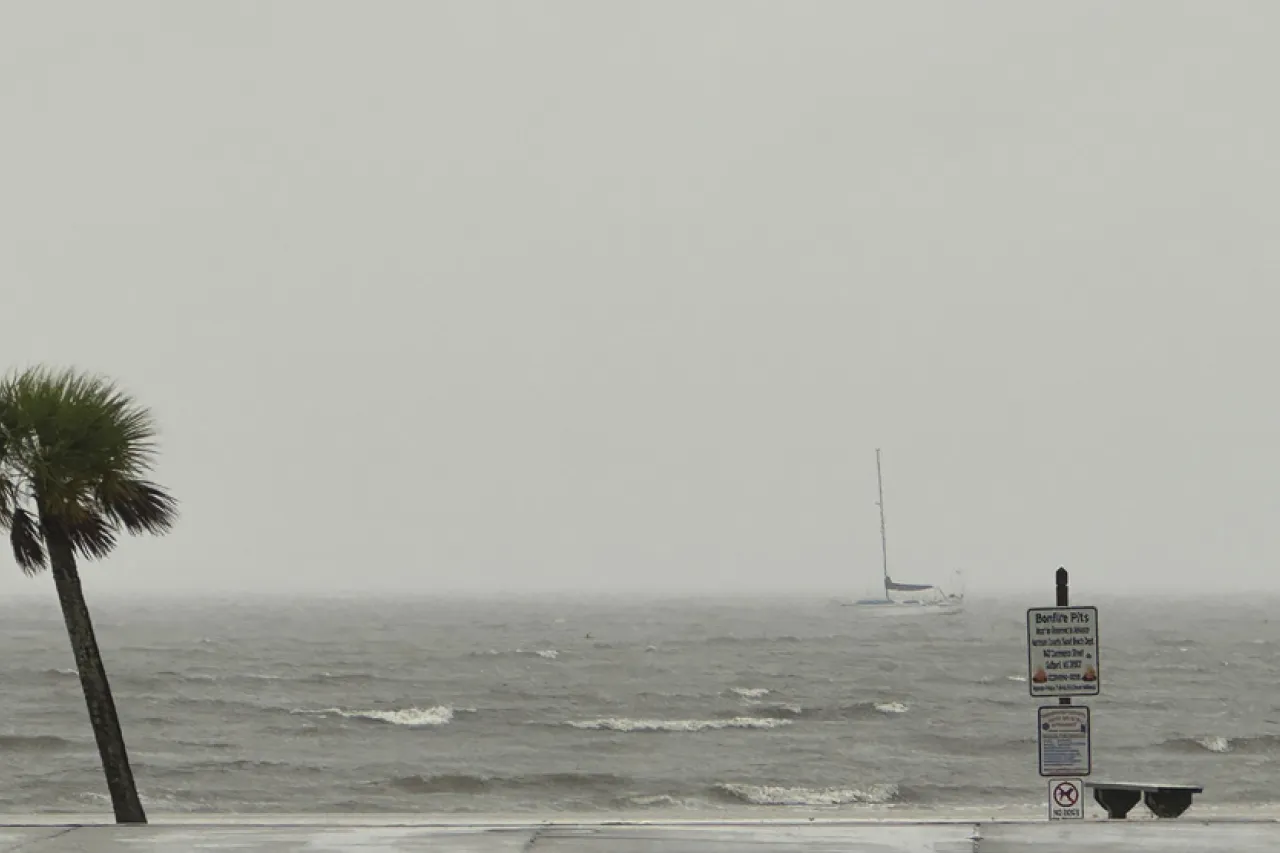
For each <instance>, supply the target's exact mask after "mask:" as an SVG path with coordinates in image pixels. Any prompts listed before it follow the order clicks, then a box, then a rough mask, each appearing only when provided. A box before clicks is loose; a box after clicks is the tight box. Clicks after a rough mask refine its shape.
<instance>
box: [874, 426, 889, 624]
mask: <svg viewBox="0 0 1280 853" xmlns="http://www.w3.org/2000/svg"><path fill="white" fill-rule="evenodd" d="M876 492H877V494H878V496H879V500H877V501H876V506H878V507H880V566H881V568H882V569H884V597H885V599H886V600H887V599H888V598H889V539H888V537H887V536H886V535H885V532H884V478H883V477H882V476H881V473H880V448H878V447H877V448H876Z"/></svg>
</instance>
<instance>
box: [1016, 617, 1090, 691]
mask: <svg viewBox="0 0 1280 853" xmlns="http://www.w3.org/2000/svg"><path fill="white" fill-rule="evenodd" d="M1027 664H1028V669H1029V672H1028V673H1027V684H1028V685H1029V686H1030V688H1031V695H1032V696H1097V695H1098V692H1099V690H1100V687H1101V684H1102V676H1101V669H1100V668H1099V666H1098V608H1096V607H1033V608H1031V609H1030V610H1028V611H1027Z"/></svg>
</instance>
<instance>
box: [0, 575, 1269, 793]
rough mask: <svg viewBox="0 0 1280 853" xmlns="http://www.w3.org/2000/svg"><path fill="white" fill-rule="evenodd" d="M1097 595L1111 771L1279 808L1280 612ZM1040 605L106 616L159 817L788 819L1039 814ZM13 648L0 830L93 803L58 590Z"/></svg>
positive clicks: (5, 642)
mask: <svg viewBox="0 0 1280 853" xmlns="http://www.w3.org/2000/svg"><path fill="white" fill-rule="evenodd" d="M36 582H38V581H36ZM36 582H33V583H36ZM1089 603H1096V604H1099V605H1100V607H1101V614H1100V631H1101V640H1102V664H1103V665H1102V683H1103V693H1102V695H1101V696H1100V697H1098V698H1096V699H1093V700H1091V701H1090V702H1089V704H1090V705H1091V706H1092V707H1093V709H1094V710H1093V714H1094V730H1095V733H1094V747H1095V755H1094V765H1095V769H1096V772H1095V775H1107V776H1112V777H1116V776H1121V777H1126V778H1132V777H1154V776H1165V777H1171V778H1175V777H1176V778H1177V779H1179V780H1186V779H1192V780H1194V781H1199V782H1202V783H1204V784H1205V785H1206V786H1207V790H1206V794H1205V797H1204V801H1205V802H1206V803H1209V804H1233V803H1238V804H1260V803H1274V802H1275V801H1276V800H1277V799H1280V798H1277V794H1276V785H1275V781H1276V779H1277V773H1276V771H1275V770H1274V769H1273V768H1275V767H1276V766H1277V765H1276V763H1275V762H1276V759H1277V758H1278V757H1280V686H1278V683H1280V680H1278V679H1277V666H1276V653H1277V650H1278V649H1280V630H1278V629H1280V625H1277V624H1276V623H1275V622H1273V621H1272V620H1271V618H1270V614H1271V612H1272V611H1273V610H1274V607H1275V605H1276V604H1277V603H1280V602H1274V601H1271V602H1268V601H1261V600H1256V599H1251V600H1249V601H1248V602H1247V603H1239V602H1236V603H1230V602H1218V603H1203V602H1196V601H1183V602H1174V603H1170V602H1142V601H1137V600H1127V601H1126V600H1120V601H1114V602H1089ZM1043 604H1044V602H1037V601H1007V602H978V603H975V604H972V605H971V606H970V607H969V609H968V610H967V611H966V612H965V613H963V614H962V615H959V616H951V617H929V618H924V617H916V618H894V617H883V616H882V617H879V618H869V617H868V616H867V615H866V614H864V613H861V612H859V611H858V610H856V609H854V608H848V607H840V606H838V605H836V604H834V603H832V602H828V601H808V602H806V601H787V600H776V601H754V602H752V601H746V602H738V601H735V602H714V601H686V602H651V601H647V602H617V601H615V602H596V603H591V602H573V603H559V604H557V603H550V602H547V601H537V602H517V601H508V602H503V603H483V602H464V601H447V602H439V601H435V602H433V601H430V600H425V599H424V600H399V601H355V602H353V601H336V600H330V601H324V600H313V601H292V602H289V601H285V600H280V599H276V600H259V601H257V602H236V601H201V602H195V603H192V602H187V603H181V602H150V603H145V604H137V603H135V604H127V603H123V602H120V601H107V602H91V605H92V606H93V607H94V612H95V615H96V619H97V627H98V633H99V641H100V644H101V645H102V648H103V653H104V656H105V659H106V662H107V667H108V670H109V672H110V674H111V676H112V679H113V684H114V688H115V696H116V702H117V705H118V707H119V710H120V714H121V716H122V719H123V723H124V727H125V735H126V738H127V741H128V744H129V748H130V751H131V753H132V756H133V760H134V767H135V773H136V775H137V777H138V780H139V785H140V787H141V788H142V790H143V793H144V796H145V799H146V801H147V802H148V803H150V805H151V808H152V809H153V810H156V811H192V812H294V813H297V812H326V811H368V812H378V811H388V812H423V811H430V812H453V813H467V812H472V813H493V812H501V811H516V812H533V811H537V812H551V811H557V810H572V811H575V812H582V811H587V812H590V811H606V810H610V811H612V810H617V809H628V810H645V809H654V808H662V809H668V810H669V809H671V808H687V809H689V810H691V811H693V812H696V811H697V810H709V809H717V808H725V807H727V806H735V807H758V808H759V809H760V810H761V811H762V812H766V813H769V814H777V815H783V814H785V812H786V810H787V808H788V807H797V806H830V807H832V809H835V810H857V809H859V808H865V807H866V806H868V805H871V804H904V805H911V806H913V807H925V808H927V807H933V806H937V807H954V806H966V805H988V804H990V805H993V806H995V805H1016V804H1035V803H1039V802H1041V798H1042V795H1043V785H1042V783H1041V781H1040V779H1039V777H1038V776H1037V771H1036V758H1035V708H1036V705H1037V702H1036V701H1035V700H1033V699H1031V698H1030V697H1029V696H1028V693H1027V684H1026V682H1025V677H1026V671H1025V670H1026V651H1025V614H1024V608H1025V607H1026V606H1028V605H1043ZM0 651H2V654H0V685H2V688H3V689H0V758H2V761H3V766H4V770H5V772H4V773H0V812H63V811H65V812H84V811H90V810H94V809H99V808H105V803H106V799H105V796H104V794H103V791H104V785H103V781H102V774H101V770H100V767H99V765H98V759H97V754H96V751H95V749H94V747H93V741H92V737H91V735H90V732H89V728H88V722H87V719H86V715H85V711H84V706H83V701H82V698H81V695H80V692H79V691H80V688H79V683H78V681H77V679H76V676H75V674H74V672H73V671H72V670H71V667H72V666H73V665H74V664H73V662H72V658H71V654H70V651H69V649H68V645H67V640H66V637H65V634H64V632H63V627H62V623H61V620H60V617H59V614H58V612H57V609H56V604H55V602H54V601H53V595H52V589H50V595H49V600H48V602H47V603H43V604H37V605H36V606H32V605H31V604H30V603H29V602H25V601H24V602H8V603H4V604H0Z"/></svg>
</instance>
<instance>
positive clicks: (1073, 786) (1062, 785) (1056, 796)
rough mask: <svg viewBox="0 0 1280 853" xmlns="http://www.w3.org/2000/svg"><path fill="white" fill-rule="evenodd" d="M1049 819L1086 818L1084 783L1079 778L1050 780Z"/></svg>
mask: <svg viewBox="0 0 1280 853" xmlns="http://www.w3.org/2000/svg"><path fill="white" fill-rule="evenodd" d="M1049 820H1084V783H1083V782H1081V781H1080V780H1079V779H1050V780H1049Z"/></svg>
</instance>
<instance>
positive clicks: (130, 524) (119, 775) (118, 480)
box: [0, 367, 178, 823]
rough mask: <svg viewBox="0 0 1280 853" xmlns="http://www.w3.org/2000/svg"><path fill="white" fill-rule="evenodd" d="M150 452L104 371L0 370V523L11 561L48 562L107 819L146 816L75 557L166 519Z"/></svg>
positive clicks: (156, 530)
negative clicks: (94, 745) (1, 373)
mask: <svg viewBox="0 0 1280 853" xmlns="http://www.w3.org/2000/svg"><path fill="white" fill-rule="evenodd" d="M155 456H156V428H155V424H154V422H153V420H152V417H151V413H150V411H148V410H147V409H146V408H144V407H142V406H140V405H139V404H138V403H137V402H135V401H134V400H133V399H132V398H131V397H130V396H129V395H128V394H126V393H124V392H123V391H121V390H119V389H118V388H117V387H116V386H115V384H113V383H112V382H110V381H109V380H107V379H104V378H102V377H99V376H95V375H91V374H87V373H82V372H80V371H77V370H63V371H53V370H49V369H47V368H43V367H37V368H31V369H28V370H24V371H20V372H16V373H13V374H11V375H9V376H8V377H6V378H4V379H3V380H2V381H0V527H2V528H5V529H7V530H8V531H9V539H10V541H11V543H12V544H13V554H14V557H15V558H16V559H17V561H18V566H19V567H21V569H22V571H23V572H25V573H26V574H28V575H36V574H39V573H40V572H41V571H43V570H44V569H46V568H48V569H50V570H51V571H52V574H53V582H54V586H55V587H57V590H58V603H59V604H60V605H61V606H62V617H63V620H64V621H65V622H66V626H67V635H68V637H69V638H70V640H71V650H72V651H73V652H74V653H75V659H76V668H77V669H78V670H79V672H80V686H81V687H83V688H84V699H85V704H86V705H88V708H89V722H90V723H91V724H92V726H93V734H94V737H95V739H96V740H97V742H98V753H99V754H100V755H101V757H102V769H103V771H104V772H105V773H106V777H107V789H108V790H109V791H110V793H111V803H112V806H113V807H114V809H115V815H116V821H117V822H119V823H146V821H147V817H146V814H145V813H144V812H143V810H142V802H141V801H140V800H139V799H138V789H137V786H136V785H135V784H134V781H133V771H132V770H131V769H130V767H129V756H128V753H127V752H126V751H125V745H124V735H123V734H122V733H121V731H120V720H119V718H118V717H117V716H116V707H115V700H113V699H112V697H111V685H110V684H108V683H107V671H106V668H105V667H103V665H102V655H101V654H100V653H99V651H98V641H97V638H96V637H95V636H94V632H93V622H92V621H91V620H90V618H89V608H88V606H87V605H86V604H85V600H84V591H83V590H82V589H81V587H80V575H79V573H78V572H77V569H76V560H77V558H83V559H86V560H97V559H101V558H103V557H105V556H107V554H109V553H110V552H111V550H112V549H113V548H114V547H115V545H116V540H117V538H118V536H119V535H120V534H121V533H122V532H124V533H130V534H142V533H152V534H162V533H165V532H167V531H168V530H169V529H171V528H172V527H173V524H174V522H175V521H176V520H177V508H178V504H177V501H176V500H174V498H173V497H171V496H170V495H169V494H168V493H167V492H166V491H165V490H164V489H162V488H161V487H160V486H157V485H156V484H155V483H153V482H151V481H150V480H148V479H147V476H148V474H149V473H150V471H151V468H152V465H153V463H154V461H155Z"/></svg>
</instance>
